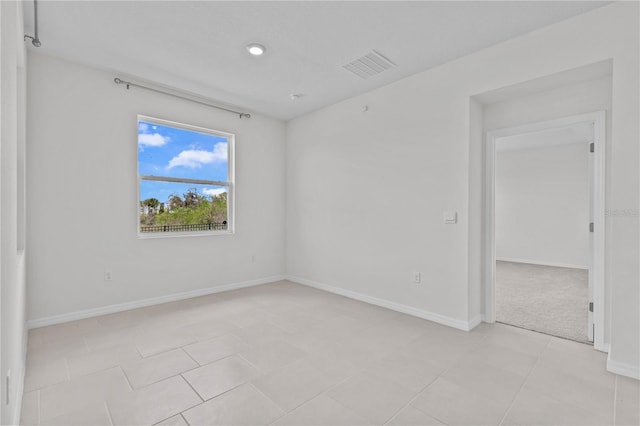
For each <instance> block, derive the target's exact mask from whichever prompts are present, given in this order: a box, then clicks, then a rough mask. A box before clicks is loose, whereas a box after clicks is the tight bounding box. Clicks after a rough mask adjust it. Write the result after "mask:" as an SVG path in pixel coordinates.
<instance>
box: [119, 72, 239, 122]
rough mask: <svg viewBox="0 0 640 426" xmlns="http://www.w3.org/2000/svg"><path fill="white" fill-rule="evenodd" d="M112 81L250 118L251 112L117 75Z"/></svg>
mask: <svg viewBox="0 0 640 426" xmlns="http://www.w3.org/2000/svg"><path fill="white" fill-rule="evenodd" d="M113 82H114V83H116V84H124V85H126V86H127V90H129V88H130V87H137V88H140V89H145V90H150V91H152V92H156V93H161V94H163V95H168V96H173V97H175V98H178V99H183V100H185V101H191V102H195V103H197V104H200V105H204V106H208V107H211V108H216V109H219V110H222V111H227V112H230V113H232V114H237V115H238V116H239V117H240V118H251V114H249V113H246V112H240V111H235V110H232V109H229V108H225V107H221V106H218V105H213V104H210V103H207V102H203V101H199V100H197V99H193V98H189V97H186V96H180V95H177V94H175V93H171V92H166V91H164V90H160V89H155V88H153V87H149V86H144V85H142V84H137V83H132V82H130V81H125V80H122V79H121V78H118V77H116V78H114V79H113Z"/></svg>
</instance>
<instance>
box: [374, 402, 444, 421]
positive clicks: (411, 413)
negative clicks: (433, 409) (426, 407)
mask: <svg viewBox="0 0 640 426" xmlns="http://www.w3.org/2000/svg"><path fill="white" fill-rule="evenodd" d="M385 424H387V425H394V426H438V425H443V424H444V423H441V422H439V421H438V420H436V419H434V418H433V417H431V416H430V415H428V414H426V413H423V412H422V411H420V410H418V409H416V408H413V407H412V406H410V405H409V406H407V407H405V408H403V409H402V410H401V411H400V412H399V413H398V414H397V415H396V416H395V417H394V418H393V419H391V420H389V421H388V422H387V423H385Z"/></svg>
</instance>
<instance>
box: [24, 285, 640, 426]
mask: <svg viewBox="0 0 640 426" xmlns="http://www.w3.org/2000/svg"><path fill="white" fill-rule="evenodd" d="M605 361H606V355H605V354H603V353H600V352H597V351H594V350H593V349H592V348H590V347H588V346H586V345H583V344H580V343H576V342H571V341H567V340H562V339H559V338H555V337H550V336H546V335H542V334H537V333H533V332H529V331H526V330H521V329H517V328H512V327H509V326H504V325H499V324H497V325H488V324H482V325H480V326H478V327H477V328H476V329H475V330H473V331H472V332H468V333H467V332H463V331H459V330H455V329H452V328H449V327H445V326H441V325H438V324H435V323H432V322H429V321H425V320H421V319H418V318H414V317H411V316H407V315H403V314H400V313H397V312H393V311H389V310H386V309H383V308H379V307H376V306H371V305H367V304H365V303H361V302H357V301H354V300H351V299H347V298H344V297H340V296H336V295H333V294H329V293H325V292H322V291H319V290H315V289H312V288H308V287H304V286H300V285H297V284H293V283H290V282H287V281H281V282H277V283H273V284H268V285H263V286H258V287H253V288H248V289H243V290H237V291H232V292H227V293H220V294H215V295H210V296H204V297H199V298H195V299H190V300H185V301H181V302H175V303H169V304H164V305H159V306H153V307H149V308H143V309H137V310H134V311H128V312H123V313H119V314H113V315H107V316H102V317H98V318H91V319H87V320H82V321H76V322H73V323H67V324H62V325H57V326H51V327H46V328H40V329H35V330H31V332H30V334H29V350H28V362H27V372H26V380H25V393H24V399H23V410H22V419H21V424H23V425H37V424H41V425H45V424H51V425H114V426H116V425H153V424H158V425H247V424H250V425H270V424H273V425H383V424H387V425H440V424H449V425H456V424H468V425H469V424H470V425H498V424H503V425H512V424H513V425H516V424H541V425H557V424H564V425H591V424H599V425H609V424H624V425H637V424H639V423H640V415H639V400H640V385H639V382H638V381H635V380H632V379H627V378H624V377H620V376H616V375H614V374H611V373H607V372H606V371H605Z"/></svg>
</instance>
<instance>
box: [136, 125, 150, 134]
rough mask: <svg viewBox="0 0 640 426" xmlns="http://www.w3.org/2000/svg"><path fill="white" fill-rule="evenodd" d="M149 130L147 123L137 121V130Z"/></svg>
mask: <svg viewBox="0 0 640 426" xmlns="http://www.w3.org/2000/svg"><path fill="white" fill-rule="evenodd" d="M147 130H149V125H148V124H147V123H138V132H140V133H147Z"/></svg>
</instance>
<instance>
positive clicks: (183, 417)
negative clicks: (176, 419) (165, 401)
mask: <svg viewBox="0 0 640 426" xmlns="http://www.w3.org/2000/svg"><path fill="white" fill-rule="evenodd" d="M182 413H184V411H183V412H182ZM182 413H180V414H178V415H179V416H180V417H182V420H184V422H185V423H186V424H187V425H188V424H189V422H188V421H187V418H186V417H185V416H184V415H183V414H182Z"/></svg>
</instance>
